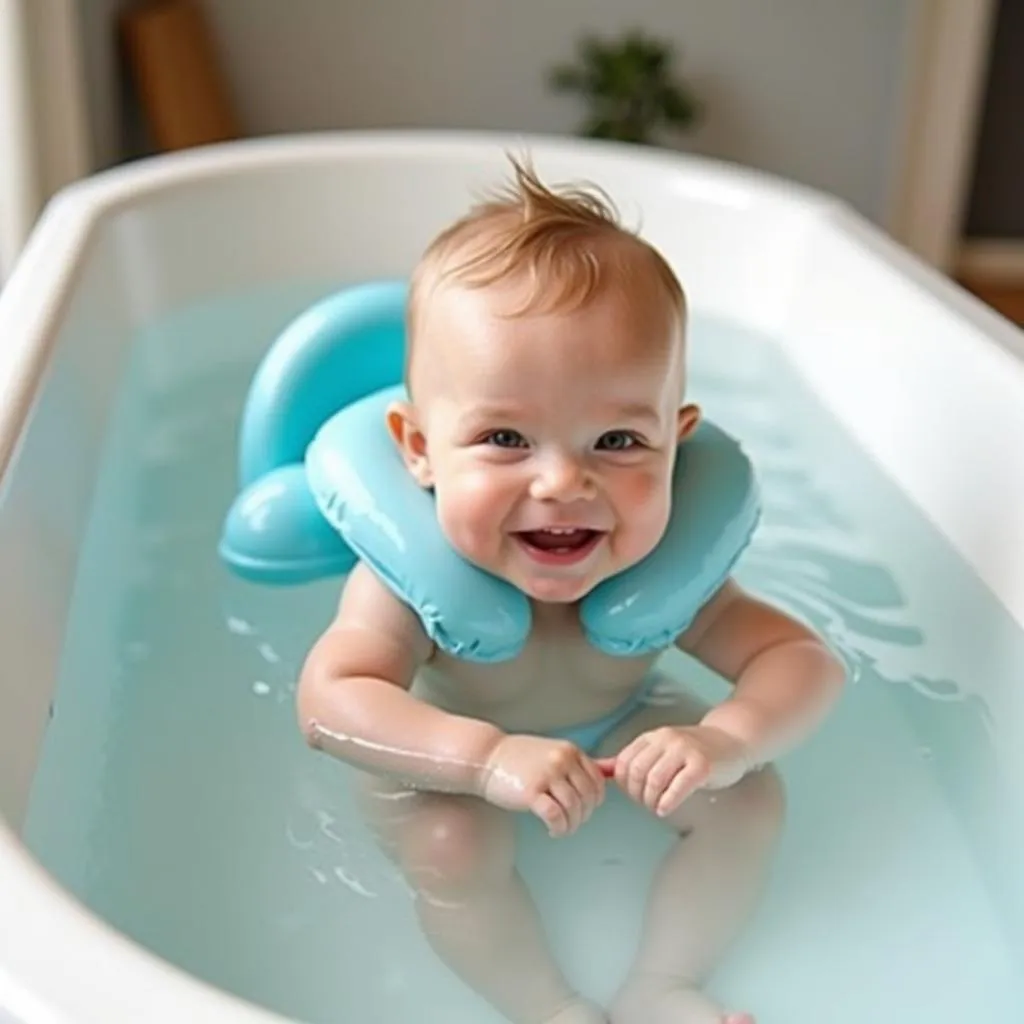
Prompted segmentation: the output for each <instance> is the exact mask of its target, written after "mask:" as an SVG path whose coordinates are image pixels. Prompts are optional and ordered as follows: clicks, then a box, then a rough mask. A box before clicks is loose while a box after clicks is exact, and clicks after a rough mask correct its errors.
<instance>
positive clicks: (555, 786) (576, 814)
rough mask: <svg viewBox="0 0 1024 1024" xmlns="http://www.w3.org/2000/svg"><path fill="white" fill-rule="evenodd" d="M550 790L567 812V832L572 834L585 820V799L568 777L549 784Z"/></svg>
mask: <svg viewBox="0 0 1024 1024" xmlns="http://www.w3.org/2000/svg"><path fill="white" fill-rule="evenodd" d="M548 792H549V793H550V794H551V796H552V797H553V798H554V799H555V800H556V801H557V802H558V803H559V804H560V805H561V807H562V810H563V811H564V812H565V819H566V827H565V834H566V835H571V834H572V833H573V832H575V831H576V829H578V828H579V827H580V825H581V824H582V821H583V801H582V799H581V798H580V794H579V793H578V792H577V791H576V787H575V786H573V784H572V783H571V782H570V781H569V780H568V779H564V778H562V779H556V780H555V781H554V782H552V783H551V785H550V786H548Z"/></svg>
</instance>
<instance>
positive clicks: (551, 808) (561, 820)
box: [530, 793, 569, 836]
mask: <svg viewBox="0 0 1024 1024" xmlns="http://www.w3.org/2000/svg"><path fill="white" fill-rule="evenodd" d="M530 810H531V811H532V812H533V813H534V814H535V815H536V816H537V817H538V818H540V820H541V821H543V822H544V824H545V825H547V827H548V833H549V834H550V835H553V836H562V835H565V833H566V830H567V829H568V827H569V819H568V818H567V816H566V813H565V810H564V809H563V807H562V806H561V804H559V803H558V801H557V800H555V799H554V798H553V797H552V796H551V795H550V794H548V793H541V795H540V796H539V797H537V799H536V800H534V802H533V804H532V805H531V807H530Z"/></svg>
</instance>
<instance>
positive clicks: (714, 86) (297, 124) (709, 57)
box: [82, 0, 915, 220]
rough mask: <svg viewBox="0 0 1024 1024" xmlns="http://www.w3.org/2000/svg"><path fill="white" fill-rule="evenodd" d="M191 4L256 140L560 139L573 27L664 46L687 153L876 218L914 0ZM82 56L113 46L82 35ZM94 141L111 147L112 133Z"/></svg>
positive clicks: (567, 109)
mask: <svg viewBox="0 0 1024 1024" xmlns="http://www.w3.org/2000/svg"><path fill="white" fill-rule="evenodd" d="M82 2H83V3H89V4H90V6H93V7H94V8H100V9H110V8H111V7H116V6H117V5H118V2H119V0H82ZM120 2H122V3H123V2H124V0H120ZM202 2H203V5H204V7H205V9H206V11H207V13H208V15H209V17H210V20H211V23H212V24H213V27H214V31H215V33H216V35H217V39H218V43H219V45H220V47H221V51H222V53H223V56H224V61H225V64H226V67H227V71H228V76H229V80H230V82H231V84H232V87H233V90H234V92H235V95H236V98H237V102H238V104H239V106H240V108H241V112H242V115H243V118H244V121H245V123H246V125H247V128H248V130H249V131H250V132H251V133H253V134H257V133H258V134H263V133H276V132H283V131H291V130H320V129H332V128H344V127H353V128H362V127H377V126H384V127H394V126H443V127H459V128H474V127H482V128H499V129H511V130H522V131H556V132H560V131H561V132H569V131H572V130H573V128H574V126H575V124H576V123H577V119H578V117H579V113H580V111H579V108H578V107H577V106H576V105H575V103H574V102H573V100H571V99H569V98H565V97H555V96H552V95H551V94H549V93H548V92H547V91H546V90H545V87H544V81H543V76H544V70H545V69H546V68H547V67H548V66H550V65H551V64H552V63H553V62H555V61H557V60H560V59H562V58H564V57H566V56H569V55H571V53H572V49H573V44H574V40H575V38H576V37H577V36H578V35H579V34H580V33H581V32H582V31H585V30H593V31H596V32H598V33H602V34H603V33H612V32H615V31H618V30H621V29H624V28H626V27H629V26H631V25H634V24H636V25H641V26H643V27H645V28H647V29H649V30H651V31H654V32H658V33H662V34H664V35H666V36H668V37H670V38H672V39H673V40H675V41H676V43H677V45H678V47H679V49H680V53H681V58H682V59H681V65H680V66H681V69H682V70H683V71H684V72H685V73H686V74H688V75H689V76H691V77H692V79H693V80H694V82H695V83H696V84H698V85H699V86H700V88H701V89H702V91H703V94H704V96H705V97H706V100H707V103H708V105H709V108H710V118H709V120H708V122H707V124H706V125H705V126H704V127H703V128H702V130H701V131H700V132H699V134H698V135H697V136H696V137H695V138H694V140H693V143H692V144H693V147H694V148H696V149H699V150H700V151H701V152H706V153H709V154H711V155H714V156H719V157H723V158H726V159H730V160H737V161H741V162H744V163H748V164H751V165H753V166H755V167H760V168H763V169H765V170H768V171H773V172H777V173H780V174H783V175H787V176H790V177H793V178H795V179H797V180H798V181H802V182H805V183H807V184H810V185H813V186H816V187H819V188H823V189H826V190H828V191H831V192H834V193H835V194H837V195H839V196H841V197H842V198H844V199H846V200H848V201H849V202H851V203H852V204H853V205H854V206H855V207H856V208H858V209H859V210H861V211H862V212H863V213H865V214H867V215H868V216H870V217H872V218H874V219H876V220H882V219H883V217H884V215H885V213H886V210H887V204H888V201H889V189H890V186H891V182H892V181H893V178H894V172H895V163H896V146H895V144H896V141H897V134H898V132H899V130H900V116H901V111H902V96H903V88H904V82H903V75H904V65H905V63H906V62H905V59H904V55H905V53H906V52H907V49H908V39H909V33H910V28H911V26H910V22H911V15H912V9H913V7H914V4H915V0H632V2H629V3H627V0H557V2H556V3H549V2H544V0H516V2H512V0H427V2H424V0H373V2H372V3H371V2H365V0H295V2H292V3H282V2H281V0H202ZM92 45H93V46H94V47H96V46H99V47H102V46H103V45H108V44H107V43H104V41H103V40H102V39H100V38H99V37H97V36H96V35H95V32H94V33H93V39H92ZM101 65H102V60H100V61H95V62H94V71H95V73H96V74H102V73H103V72H102V68H101ZM106 92H107V94H108V95H112V94H113V92H112V87H111V86H110V85H109V82H108V84H107V87H106ZM99 130H100V131H101V132H103V133H105V137H106V139H107V140H108V141H109V139H110V137H111V133H110V131H109V125H107V126H106V127H104V126H102V125H101V126H100V127H99ZM101 148H102V147H101Z"/></svg>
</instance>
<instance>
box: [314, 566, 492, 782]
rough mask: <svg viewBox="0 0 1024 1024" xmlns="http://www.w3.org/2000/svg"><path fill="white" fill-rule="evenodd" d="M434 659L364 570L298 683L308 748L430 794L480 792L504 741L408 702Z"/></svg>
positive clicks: (474, 723)
mask: <svg viewBox="0 0 1024 1024" xmlns="http://www.w3.org/2000/svg"><path fill="white" fill-rule="evenodd" d="M431 649H432V647H431V642H430V640H429V638H428V637H427V635H426V633H425V632H424V631H423V627H422V625H421V624H420V621H419V619H418V618H417V617H416V616H415V614H414V613H413V612H412V611H411V610H410V609H409V608H407V607H406V606H405V605H404V604H402V603H401V602H400V601H399V600H398V599H397V598H396V597H395V596H394V595H393V594H392V593H391V592H390V591H389V590H388V589H387V588H386V587H385V586H384V585H383V584H382V583H381V582H380V581H379V580H378V579H377V578H376V577H375V576H374V575H373V573H371V572H370V571H369V570H368V569H367V568H366V567H365V566H363V565H362V564H359V565H357V566H356V568H355V569H354V570H353V571H352V573H351V575H350V576H349V578H348V580H347V582H346V585H345V588H344V590H343V592H342V596H341V601H340V603H339V607H338V613H337V615H336V617H335V619H334V621H333V622H332V623H331V624H330V626H328V628H327V629H326V630H325V631H324V633H323V634H322V635H321V636H320V638H319V639H318V640H317V642H316V643H315V644H314V646H313V648H312V650H311V651H310V652H309V655H308V656H307V658H306V661H305V664H304V665H303V668H302V673H301V675H300V678H299V683H298V694H297V711H298V716H299V723H300V726H301V728H302V732H303V734H304V735H305V737H306V739H307V741H308V742H309V744H310V745H311V746H313V747H316V748H318V749H322V750H324V751H326V752H327V753H329V754H332V755H333V756H335V757H338V758H340V759H341V760H344V761H348V762H350V763H352V764H355V765H357V766H359V767H361V768H365V769H366V770H368V771H374V772H382V773H385V774H389V775H394V776H397V777H399V778H402V779H404V780H406V781H407V782H409V783H410V784H411V785H415V786H420V787H422V788H425V789H436V790H445V791H448V792H455V793H475V792H479V790H480V788H481V783H482V780H481V774H482V772H483V766H484V765H485V764H486V763H487V759H488V757H489V755H490V753H491V751H492V750H493V749H494V747H495V745H496V744H497V743H498V742H499V740H500V739H501V737H502V732H501V731H500V730H499V729H497V728H496V727H495V726H492V725H490V724H489V723H487V722H483V721H478V720H476V719H471V718H464V717H461V716H459V715H453V714H449V713H447V712H445V711H442V710H440V709H438V708H435V707H433V706H432V705H430V704H427V703H426V702H425V701H421V700H418V699H416V698H415V697H414V696H413V695H412V694H411V693H410V692H409V688H410V687H411V685H412V682H413V679H414V677H415V674H416V670H417V669H418V668H419V667H420V665H422V664H423V663H424V662H425V661H426V659H427V658H428V657H429V656H430V653H431Z"/></svg>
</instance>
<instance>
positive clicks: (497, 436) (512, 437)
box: [484, 430, 526, 448]
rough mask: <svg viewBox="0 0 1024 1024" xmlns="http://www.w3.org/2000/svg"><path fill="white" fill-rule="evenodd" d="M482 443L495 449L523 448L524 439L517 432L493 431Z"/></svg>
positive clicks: (524, 445)
mask: <svg viewBox="0 0 1024 1024" xmlns="http://www.w3.org/2000/svg"><path fill="white" fill-rule="evenodd" d="M484 443H485V444H493V445H494V446H495V447H497V448H525V447H526V438H525V437H523V435H522V434H520V433H519V431H518V430H494V431H492V432H491V433H490V434H488V435H487V436H486V437H485V438H484Z"/></svg>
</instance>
